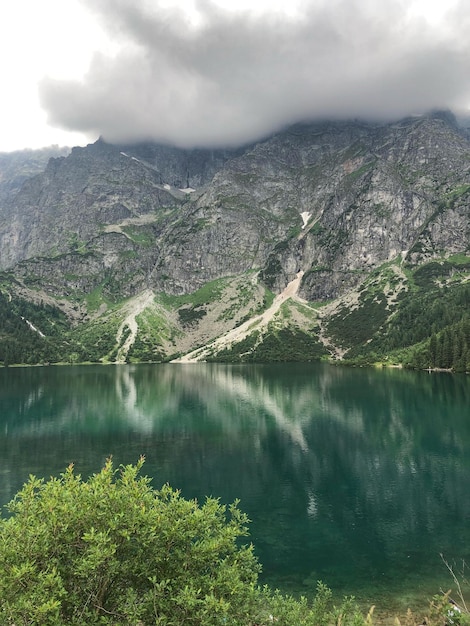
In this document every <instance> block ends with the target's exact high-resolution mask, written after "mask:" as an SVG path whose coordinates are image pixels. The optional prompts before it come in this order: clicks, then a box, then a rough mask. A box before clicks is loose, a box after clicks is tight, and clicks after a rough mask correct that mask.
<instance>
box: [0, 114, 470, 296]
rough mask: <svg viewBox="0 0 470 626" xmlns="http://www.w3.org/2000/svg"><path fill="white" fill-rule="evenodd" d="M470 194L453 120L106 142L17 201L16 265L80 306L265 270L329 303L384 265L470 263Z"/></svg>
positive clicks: (4, 243) (277, 285) (44, 177)
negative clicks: (227, 137) (256, 138)
mask: <svg viewBox="0 0 470 626" xmlns="http://www.w3.org/2000/svg"><path fill="white" fill-rule="evenodd" d="M469 197H470V141H469V139H468V136H467V134H466V133H465V132H463V131H462V130H461V129H459V127H458V126H457V124H456V122H455V119H454V118H453V117H452V115H450V114H434V115H429V116H425V117H419V118H412V119H406V120H403V121H400V122H397V123H394V124H366V123H361V122H349V123H346V122H342V123H321V124H304V125H297V126H294V127H292V128H289V129H287V130H286V131H284V132H281V133H279V134H277V135H275V136H273V137H270V138H268V139H266V140H265V141H262V142H259V143H257V144H255V145H252V146H247V147H245V148H241V149H239V150H232V151H229V150H227V151H222V150H218V151H209V150H192V151H187V150H179V149H176V148H171V147H165V146H158V145H153V144H141V145H138V146H113V145H109V144H106V143H105V142H103V141H101V140H99V141H97V142H96V143H95V144H93V145H89V146H87V147H85V148H74V149H73V150H72V152H71V154H70V155H69V156H66V157H59V158H52V159H51V160H50V161H49V163H48V165H47V167H46V168H45V170H44V172H43V173H40V174H37V175H35V176H32V177H29V178H28V179H27V180H26V181H25V182H24V183H23V184H22V186H21V189H20V190H19V191H18V192H17V193H11V190H10V192H9V193H8V194H7V193H5V194H4V195H3V204H2V217H3V219H2V222H3V223H2V224H1V225H0V267H1V268H2V269H3V270H8V271H9V272H10V273H12V274H13V275H14V276H15V277H16V278H17V279H18V280H19V281H20V282H21V283H22V284H23V285H25V286H29V287H32V286H34V288H35V289H41V290H43V291H44V292H45V293H46V294H48V295H49V296H53V297H62V296H67V297H69V298H75V299H76V300H77V301H83V298H86V297H88V295H87V294H90V293H92V292H94V291H96V290H97V289H98V290H100V292H102V293H103V294H104V295H106V296H107V297H111V298H113V299H114V300H118V299H119V298H122V297H128V296H133V295H137V294H139V293H141V292H142V291H143V290H146V289H150V290H152V291H153V292H154V293H164V294H167V295H172V296H182V295H184V294H190V293H193V292H195V291H197V290H198V289H201V288H203V287H204V285H206V284H208V283H210V282H213V281H216V280H219V279H222V278H227V277H233V276H241V275H245V274H246V275H248V274H249V273H250V272H258V273H259V274H258V276H259V280H260V281H261V283H263V284H264V285H265V286H266V287H268V288H269V289H271V290H272V291H274V292H275V293H280V292H281V291H282V290H283V289H284V288H285V287H286V285H287V284H288V283H290V282H291V281H292V280H293V279H294V278H295V277H296V276H297V275H298V273H299V272H301V273H302V276H303V278H302V282H301V284H300V290H299V294H300V295H301V296H302V297H303V298H304V299H305V300H307V301H324V300H330V299H334V298H337V297H340V296H342V295H344V294H345V293H347V292H348V290H350V289H351V288H353V287H355V286H356V285H358V284H359V283H361V282H362V281H364V280H365V279H366V278H367V277H368V276H369V275H370V273H371V272H372V271H373V270H374V269H375V268H378V267H380V266H381V265H383V264H384V263H387V262H392V261H393V260H397V259H398V260H399V261H400V262H406V263H409V264H410V266H416V265H418V264H422V263H425V262H429V261H430V260H432V259H442V258H445V257H447V256H450V255H456V254H466V253H468V252H469V249H470V221H469ZM250 280H251V279H250Z"/></svg>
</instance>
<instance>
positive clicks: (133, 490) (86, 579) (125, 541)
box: [0, 459, 371, 626]
mask: <svg viewBox="0 0 470 626" xmlns="http://www.w3.org/2000/svg"><path fill="white" fill-rule="evenodd" d="M142 464H143V459H141V460H140V461H139V462H138V463H137V464H136V465H135V466H133V465H128V466H125V467H121V468H120V470H119V471H117V470H114V469H113V465H112V462H111V461H110V460H108V461H107V462H106V464H105V466H104V468H103V469H102V470H101V471H100V472H99V473H97V474H94V475H93V476H91V478H89V479H88V481H83V480H82V479H81V477H80V475H77V474H76V473H75V472H74V468H73V466H69V467H68V468H67V470H66V471H65V472H64V473H63V474H61V476H60V477H59V478H51V479H50V480H49V481H47V482H45V481H44V480H41V479H37V478H35V477H33V476H32V477H30V479H29V481H28V482H27V483H26V484H25V485H24V486H23V488H22V489H21V490H20V491H19V492H18V494H17V495H16V497H15V498H14V500H12V502H10V504H9V505H8V509H9V511H10V513H11V516H10V517H9V518H7V519H5V518H2V519H0V623H1V624H9V625H10V626H13V625H14V626H20V625H22V626H26V625H29V626H64V625H65V624H66V625H67V626H78V625H80V626H83V625H84V624H86V625H87V626H93V625H97V624H100V625H106V624H108V625H111V624H112V625H113V626H124V625H127V626H131V625H132V626H146V625H150V624H153V625H159V626H170V625H171V626H179V625H183V624H184V625H187V626H221V625H225V626H255V625H256V626H267V625H268V624H272V623H273V622H275V623H276V624H277V626H320V625H321V626H327V625H330V624H331V625H333V624H336V625H337V624H342V625H343V626H361V625H363V624H364V623H371V622H369V621H366V622H364V619H363V617H362V616H361V614H360V613H359V611H358V609H357V607H356V605H355V603H354V601H353V599H345V600H344V601H343V602H342V603H341V605H340V606H339V607H336V606H334V605H333V604H332V594H331V591H330V590H329V589H328V587H326V586H325V585H323V584H322V583H318V586H317V594H316V597H315V598H314V600H313V601H312V602H308V601H307V600H306V598H300V599H295V598H293V597H291V596H284V595H282V594H281V593H280V592H279V591H275V592H272V591H271V590H270V589H269V588H268V587H266V586H265V587H263V588H262V589H260V588H259V587H257V579H258V573H259V571H260V566H259V564H258V561H257V559H256V558H255V556H254V554H253V549H252V546H251V545H240V540H241V539H242V538H243V537H245V536H246V535H247V528H246V523H247V521H248V520H247V518H246V515H245V514H243V513H242V512H241V511H240V510H239V509H238V503H237V502H235V503H234V504H233V505H231V506H229V507H228V508H227V507H225V506H222V505H221V504H220V503H219V501H218V500H216V499H214V498H207V499H206V501H205V503H204V504H203V505H202V506H199V505H198V503H197V502H196V501H194V500H193V501H188V500H185V499H183V498H182V497H181V496H180V493H179V492H178V491H174V490H173V489H171V488H170V487H169V486H168V485H166V486H164V487H163V488H162V489H160V490H154V489H153V488H152V487H151V486H150V479H149V478H147V477H139V471H140V469H141V468H142Z"/></svg>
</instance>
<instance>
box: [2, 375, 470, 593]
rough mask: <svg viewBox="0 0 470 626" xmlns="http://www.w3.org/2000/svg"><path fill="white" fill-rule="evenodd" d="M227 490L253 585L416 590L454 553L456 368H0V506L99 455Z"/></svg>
mask: <svg viewBox="0 0 470 626" xmlns="http://www.w3.org/2000/svg"><path fill="white" fill-rule="evenodd" d="M141 454H144V455H145V456H146V463H145V466H144V471H145V473H146V474H148V475H150V476H152V477H153V484H154V485H155V486H160V485H161V484H162V483H165V482H169V483H170V484H171V485H172V486H173V487H175V488H179V489H181V491H182V493H183V495H184V496H186V497H191V498H192V497H197V498H199V499H203V498H204V496H205V495H213V496H217V497H220V499H221V500H222V501H223V502H226V503H228V502H232V501H233V500H235V499H236V498H239V499H240V500H241V504H240V506H241V508H242V509H243V510H244V511H246V512H247V513H248V515H249V517H250V519H251V520H252V522H251V524H250V530H251V539H252V541H253V543H254V545H255V548H256V552H257V554H258V555H259V558H260V560H261V562H262V564H263V581H267V582H269V583H270V584H272V585H274V586H277V587H280V588H281V589H283V590H286V591H295V592H302V593H306V594H308V593H310V592H312V591H313V590H314V587H315V583H316V580H318V579H321V580H323V581H324V582H325V583H327V584H328V585H329V586H331V587H332V588H333V590H334V591H335V592H337V593H338V594H354V595H355V596H356V597H357V598H359V599H360V600H361V601H363V602H364V603H367V602H379V603H381V602H382V603H391V604H392V603H393V602H395V601H398V599H401V600H403V598H405V599H406V601H409V602H412V601H413V598H414V597H415V596H416V597H417V598H421V599H422V598H423V597H425V598H428V597H429V596H430V595H431V594H432V593H435V592H438V591H439V587H440V586H443V587H445V588H449V587H450V586H451V583H450V579H449V578H448V576H447V573H446V570H445V568H444V566H443V564H442V562H441V559H440V556H439V554H440V553H443V554H444V555H445V556H446V558H447V559H449V560H450V561H453V560H454V559H456V560H460V559H462V558H466V559H467V560H468V559H469V557H470V495H469V480H470V378H469V377H466V376H452V375H446V374H428V373H415V372H405V371H401V370H372V369H350V368H344V367H334V366H328V365H323V364H288V365H287V364H286V365H264V366H263V365H257V366H248V365H245V366H229V365H209V364H187V365H183V364H180V365H176V364H171V365H170V364H166V365H136V366H133V365H125V366H83V367H61V368H59V367H43V368H10V369H6V370H0V503H2V504H3V503H6V502H7V501H8V500H9V499H11V498H12V497H13V495H14V494H15V492H16V491H17V490H18V489H19V488H20V486H21V485H22V483H23V482H24V481H25V480H27V478H28V475H29V474H30V473H33V474H35V475H38V476H46V477H48V476H50V475H57V474H58V473H60V472H61V471H63V469H64V468H65V467H66V466H67V465H68V464H69V463H70V462H74V463H75V465H76V468H77V471H78V472H80V473H81V474H82V475H84V476H86V475H88V474H90V473H91V472H93V471H96V470H98V469H99V468H100V467H101V465H102V464H103V462H104V461H105V459H106V457H108V456H109V455H112V456H113V458H114V460H115V463H116V464H119V463H130V462H135V461H136V460H137V458H138V457H139V456H140V455H141Z"/></svg>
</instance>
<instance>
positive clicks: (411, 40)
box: [40, 0, 470, 147]
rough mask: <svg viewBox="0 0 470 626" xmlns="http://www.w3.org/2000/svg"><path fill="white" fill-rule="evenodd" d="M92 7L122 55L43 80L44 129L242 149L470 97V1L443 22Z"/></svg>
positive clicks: (351, 11) (334, 8)
mask: <svg viewBox="0 0 470 626" xmlns="http://www.w3.org/2000/svg"><path fill="white" fill-rule="evenodd" d="M83 1H84V2H85V0H83ZM87 2H88V3H89V6H90V9H91V10H93V11H95V12H96V14H97V18H98V19H101V20H102V23H103V24H104V25H105V27H106V28H107V29H108V31H109V33H110V34H111V35H112V36H113V37H114V38H115V39H116V40H117V41H119V42H120V44H121V47H120V52H119V53H118V54H117V55H116V56H115V57H112V58H111V57H106V56H104V55H101V54H97V55H95V57H94V59H93V61H92V63H91V65H90V68H89V71H88V73H87V75H86V76H85V78H84V80H83V82H67V81H63V80H53V79H51V78H45V79H44V80H43V81H42V82H41V84H40V97H41V101H42V104H43V106H44V108H45V109H46V111H47V112H48V115H49V120H50V123H52V124H54V125H57V126H60V127H62V128H66V129H70V130H78V131H85V132H87V133H93V132H94V133H95V134H96V135H102V136H103V137H104V138H105V139H107V140H108V141H111V142H119V141H121V142H125V141H136V140H146V139H152V140H156V141H160V142H169V143H173V144H175V145H179V146H184V147H191V146H220V145H236V144H241V143H244V142H248V141H250V140H254V139H258V138H260V137H262V136H264V135H267V134H269V133H270V132H272V131H275V130H278V129H279V128H281V127H283V126H285V125H287V124H290V123H294V122H297V121H305V120H310V119H317V118H335V119H337V118H353V117H362V118H372V119H393V118H397V117H401V116H403V115H408V114H415V113H421V112H425V111H428V110H430V109H432V108H438V107H449V108H458V109H460V108H462V107H465V106H467V105H468V104H469V103H470V80H469V75H468V70H469V60H470V40H469V38H468V36H467V35H466V30H467V27H468V21H469V16H468V9H466V8H465V0H463V1H462V2H461V3H460V4H459V5H458V6H457V7H456V9H455V10H454V12H453V13H452V14H450V15H449V17H448V21H447V22H446V23H445V24H441V25H439V28H437V27H436V26H431V25H429V24H428V23H427V22H425V21H424V20H423V19H422V18H414V19H411V18H410V17H409V16H408V14H407V12H406V7H407V6H409V3H407V2H405V1H404V0H382V2H381V3H377V2H376V1H375V0H330V2H328V3H326V2H322V0H310V2H308V1H307V2H306V3H305V4H304V6H303V8H302V14H301V16H299V17H296V18H286V17H285V16H282V15H280V14H276V13H273V14H269V15H265V16H259V15H257V16H255V15H254V14H252V13H248V12H244V13H231V12H228V11H225V10H223V9H221V8H220V7H217V6H216V5H214V4H213V3H212V2H211V1H210V0H200V1H199V2H198V5H197V6H198V8H199V12H200V16H201V21H200V24H198V25H197V26H195V25H194V24H191V23H189V22H188V21H187V20H186V21H185V16H184V14H183V13H182V12H181V10H179V9H178V8H177V7H173V8H164V7H163V6H161V5H160V4H159V0H154V1H153V2H152V3H149V2H148V0H147V1H146V0H93V2H92V0H87Z"/></svg>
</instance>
